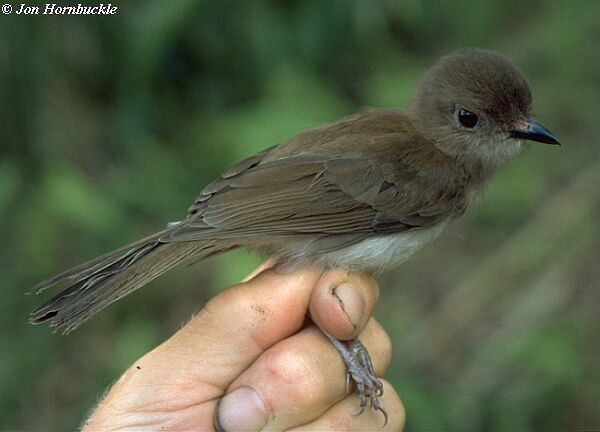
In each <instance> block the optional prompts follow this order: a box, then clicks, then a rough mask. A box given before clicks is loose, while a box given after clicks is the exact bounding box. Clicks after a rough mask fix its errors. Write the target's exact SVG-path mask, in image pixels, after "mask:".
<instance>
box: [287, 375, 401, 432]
mask: <svg viewBox="0 0 600 432" xmlns="http://www.w3.org/2000/svg"><path fill="white" fill-rule="evenodd" d="M382 383H383V396H381V397H380V402H381V403H382V405H383V406H384V407H385V409H386V412H387V414H388V422H387V424H386V425H385V427H383V424H384V417H383V415H382V413H381V412H379V411H375V410H372V409H368V410H366V411H365V412H364V413H363V414H361V415H356V412H357V408H356V407H357V406H358V403H359V401H358V396H357V395H356V394H351V395H349V396H347V397H345V398H344V399H343V400H342V401H340V402H338V403H337V404H335V405H334V406H332V407H331V408H330V409H329V410H327V412H325V413H324V414H323V415H322V416H320V417H319V418H318V419H316V420H315V421H313V422H311V423H308V424H304V425H302V426H299V427H298V428H297V429H292V430H297V431H324V430H335V431H399V430H403V429H404V424H405V422H406V412H405V409H404V405H403V404H402V401H401V400H400V397H398V394H397V393H396V391H395V390H394V388H393V387H392V386H391V385H390V383H388V382H387V381H385V380H382Z"/></svg>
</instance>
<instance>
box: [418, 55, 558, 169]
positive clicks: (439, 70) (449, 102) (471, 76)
mask: <svg viewBox="0 0 600 432" xmlns="http://www.w3.org/2000/svg"><path fill="white" fill-rule="evenodd" d="M531 108H532V97H531V90H530V89H529V85H528V84H527V80H526V79H525V77H524V76H523V74H522V73H521V72H520V71H519V70H518V69H517V68H516V66H515V65H514V64H513V63H512V62H511V61H510V60H509V59H507V58H506V57H504V56H502V55H500V54H498V53H496V52H493V51H487V50H480V49H468V50H463V51H459V52H457V53H455V54H451V55H448V56H445V57H442V59H441V60H440V61H439V63H438V64H437V65H436V66H434V67H433V68H431V69H430V70H429V71H428V72H427V74H426V75H425V77H424V78H423V80H422V82H421V84H420V86H419V88H418V90H417V92H416V93H415V96H414V98H413V100H412V101H411V104H410V106H409V109H408V114H409V116H410V117H411V120H412V121H413V124H414V125H415V127H416V128H417V130H418V131H419V132H420V133H422V134H423V135H424V136H425V137H426V138H428V139H430V140H431V141H433V142H434V143H435V145H436V146H437V147H438V148H439V149H440V150H442V151H443V152H445V153H447V154H449V155H451V156H452V157H456V158H457V159H458V160H460V161H463V162H465V163H475V164H477V165H479V166H481V167H482V168H483V169H484V170H486V171H493V169H495V168H496V167H497V166H498V165H501V164H503V163H505V162H507V161H508V160H510V159H512V158H513V157H515V156H516V155H517V154H518V153H519V152H520V150H521V148H522V146H523V144H524V142H525V141H526V140H529V141H537V142H541V143H546V144H559V142H558V139H557V138H556V137H555V136H554V135H552V133H550V131H548V130H547V129H546V128H544V127H543V126H541V125H540V124H539V123H537V122H536V121H535V120H533V119H532V118H531Z"/></svg>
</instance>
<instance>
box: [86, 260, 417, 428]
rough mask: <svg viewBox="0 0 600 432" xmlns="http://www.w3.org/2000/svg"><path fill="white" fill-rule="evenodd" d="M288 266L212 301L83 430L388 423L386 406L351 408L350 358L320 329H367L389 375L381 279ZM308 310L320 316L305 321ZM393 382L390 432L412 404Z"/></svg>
mask: <svg viewBox="0 0 600 432" xmlns="http://www.w3.org/2000/svg"><path fill="white" fill-rule="evenodd" d="M282 273H283V272H281V271H280V270H278V268H277V267H276V268H274V269H268V268H267V269H265V268H263V269H259V271H258V272H257V274H256V276H254V277H252V278H251V279H250V280H248V281H247V282H244V283H242V284H240V285H236V286H234V287H232V288H230V289H228V290H226V291H224V292H223V293H221V294H219V295H218V296H216V297H215V298H213V299H212V300H210V301H209V302H208V303H207V304H206V306H205V307H204V308H203V309H202V310H201V311H200V312H199V313H198V314H197V315H196V316H195V317H194V318H193V319H192V320H191V321H190V322H189V323H187V324H186V325H185V326H184V327H183V328H182V329H181V330H179V331H178V332H177V333H176V334H175V335H173V336H172V337H171V338H170V339H169V340H167V341H166V342H164V343H163V344H161V345H160V346H158V347H157V348H155V349H154V350H152V351H151V352H149V353H148V354H146V355H145V356H144V357H142V358H141V359H140V360H138V361H137V362H135V364H134V365H133V366H132V367H131V368H130V369H129V370H128V371H127V372H125V374H124V375H123V376H122V377H121V378H120V379H119V380H118V381H117V383H116V384H115V385H114V386H113V387H112V389H111V390H110V391H109V392H108V394H107V395H106V397H105V398H104V400H103V401H101V402H100V404H99V405H98V407H97V408H96V410H95V412H94V413H93V414H92V416H91V417H90V418H89V419H88V420H87V421H86V423H85V424H84V426H83V430H84V431H91V430H120V429H122V430H128V431H131V430H214V429H215V423H216V424H218V425H219V427H220V428H221V429H223V430H231V431H234V430H235V431H238V430H246V431H255V430H256V431H258V430H263V429H269V430H293V429H296V428H298V429H301V430H379V429H381V426H382V424H383V416H382V415H381V413H378V412H376V411H374V410H367V411H365V412H364V414H362V415H360V416H355V415H353V414H355V413H356V412H357V411H358V406H359V404H358V397H357V396H356V394H355V393H354V392H353V391H352V389H346V388H345V383H346V377H345V373H346V371H345V366H344V363H343V362H342V359H341V358H340V355H339V354H338V352H337V351H336V350H335V348H334V347H333V346H332V345H331V343H330V342H329V341H328V340H327V339H326V338H325V337H324V335H323V334H322V333H321V332H320V331H319V329H318V328H317V327H316V326H318V327H320V328H321V329H323V330H325V331H327V332H328V333H330V334H332V335H333V336H335V337H336V338H338V339H342V340H349V339H353V338H355V337H357V336H358V335H359V334H360V339H361V341H362V342H363V344H364V345H365V346H366V347H367V348H368V350H369V352H370V354H371V358H372V360H373V365H374V368H375V371H376V373H377V375H378V376H382V375H383V373H384V372H385V371H386V369H387V368H388V366H389V362H390V358H391V344H390V340H389V338H388V336H387V335H386V333H385V331H384V330H383V328H382V327H381V326H380V325H379V324H378V323H377V322H376V321H375V320H374V319H373V318H371V314H372V312H373V309H374V307H375V304H376V302H377V300H378V293H379V290H378V287H377V284H376V283H375V281H374V280H373V279H372V278H371V277H370V276H368V275H366V274H357V273H348V272H344V271H340V270H333V271H329V272H327V273H325V274H322V275H321V273H320V272H318V271H317V270H315V269H302V270H298V271H295V272H292V273H287V274H282ZM342 305H343V306H342ZM309 311H310V315H311V317H312V321H313V322H314V323H315V324H316V325H315V324H313V323H312V322H311V323H310V324H308V325H307V324H306V317H307V315H308V312H309ZM383 383H384V393H383V397H382V398H381V401H382V404H383V405H384V406H385V408H386V411H387V412H388V414H389V422H388V424H387V425H386V426H385V428H384V429H383V430H399V429H402V428H403V426H404V420H405V417H404V407H403V406H402V402H401V401H400V399H399V398H398V395H397V394H396V392H395V391H394V389H393V388H392V387H391V386H390V384H389V383H387V382H386V381H383Z"/></svg>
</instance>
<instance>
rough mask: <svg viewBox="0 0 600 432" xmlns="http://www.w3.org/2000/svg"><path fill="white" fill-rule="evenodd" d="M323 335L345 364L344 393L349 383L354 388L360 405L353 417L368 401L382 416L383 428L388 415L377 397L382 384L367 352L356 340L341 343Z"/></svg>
mask: <svg viewBox="0 0 600 432" xmlns="http://www.w3.org/2000/svg"><path fill="white" fill-rule="evenodd" d="M323 333H324V334H325V336H327V338H328V339H329V340H330V341H331V343H332V344H333V346H334V347H335V348H336V349H337V350H338V352H339V353H340V354H341V356H342V360H344V363H345V364H346V368H347V372H346V391H348V387H349V385H350V382H351V381H352V382H353V383H354V385H355V386H356V391H357V393H358V398H359V401H360V403H359V410H358V412H357V413H356V414H355V415H361V414H362V413H364V412H365V410H366V409H367V405H368V403H369V401H370V402H371V408H373V409H374V410H375V411H381V413H382V414H383V417H384V423H383V426H384V427H385V425H386V424H387V421H388V415H387V412H386V411H385V409H384V408H383V406H382V405H381V403H380V402H379V397H381V395H382V394H383V384H382V382H381V380H379V378H377V375H376V374H375V370H374V369H373V363H372V362H371V357H370V356H369V352H368V351H367V349H366V348H365V346H364V345H363V344H362V343H361V342H360V341H359V340H358V339H354V340H353V341H351V342H342V341H339V340H337V339H336V338H334V337H333V336H331V335H330V334H328V333H326V332H323Z"/></svg>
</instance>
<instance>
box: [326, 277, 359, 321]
mask: <svg viewBox="0 0 600 432" xmlns="http://www.w3.org/2000/svg"><path fill="white" fill-rule="evenodd" d="M333 295H334V296H335V297H336V298H337V299H338V301H339V302H340V305H341V306H342V309H343V310H344V312H346V315H347V316H348V319H349V320H350V322H351V323H352V326H353V327H354V328H358V327H360V326H361V325H362V324H363V319H364V315H365V308H366V307H367V305H366V301H365V298H364V297H363V295H362V293H361V292H360V290H359V289H358V288H357V287H356V285H353V284H351V283H349V282H344V283H342V284H340V285H338V286H337V287H335V288H334V289H333Z"/></svg>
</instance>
